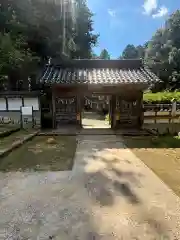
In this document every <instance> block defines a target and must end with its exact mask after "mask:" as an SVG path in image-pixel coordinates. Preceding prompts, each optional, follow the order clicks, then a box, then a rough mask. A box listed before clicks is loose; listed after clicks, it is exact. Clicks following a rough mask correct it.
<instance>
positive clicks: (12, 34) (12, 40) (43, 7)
mask: <svg viewBox="0 0 180 240" xmlns="http://www.w3.org/2000/svg"><path fill="white" fill-rule="evenodd" d="M61 3H62V4H61ZM63 9H65V11H64V12H63ZM91 18H92V14H91V12H90V11H89V9H88V7H87V5H86V1H85V0H76V1H75V5H73V4H72V1H54V0H1V3H0V54H1V58H0V79H1V83H3V84H4V79H8V81H7V80H6V85H7V87H8V88H9V89H12V88H16V86H17V85H18V82H19V81H21V82H22V81H23V82H24V83H25V84H24V85H26V86H27V82H28V80H27V79H28V78H29V77H31V76H32V75H33V74H35V73H36V72H37V69H38V68H39V67H40V66H43V65H44V64H45V63H46V62H47V61H48V59H50V58H60V59H62V60H63V59H64V52H63V51H65V53H66V54H67V55H68V56H67V57H69V58H90V57H91V52H92V47H93V46H94V45H95V44H96V42H97V38H98V35H96V34H94V33H93V28H92V24H93V22H92V19H91ZM3 86H4V85H3ZM1 87H2V84H1Z"/></svg>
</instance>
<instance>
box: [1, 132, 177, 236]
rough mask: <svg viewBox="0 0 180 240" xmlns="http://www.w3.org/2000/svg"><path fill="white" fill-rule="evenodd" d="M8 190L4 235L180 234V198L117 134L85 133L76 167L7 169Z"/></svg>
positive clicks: (4, 181)
mask: <svg viewBox="0 0 180 240" xmlns="http://www.w3.org/2000/svg"><path fill="white" fill-rule="evenodd" d="M0 190H1V191H0V239H33V240H35V239H42V240H44V239H57V240H73V239H79V240H99V239H103V240H111V239H112V240H116V239H117V240H119V239H125V240H129V239H143V240H144V239H147V240H150V239H152V240H153V239H157V240H160V239H174V240H175V239H180V200H179V198H178V197H177V196H176V195H175V194H174V193H173V192H172V191H171V190H170V189H169V188H168V187H167V186H166V185H164V184H163V183H162V182H161V181H160V179H159V178H158V177H156V175H155V174H154V173H152V172H151V171H150V170H149V169H148V168H147V167H146V166H145V165H144V164H143V163H142V162H141V161H140V160H139V159H137V158H136V157H135V156H134V155H133V154H132V152H130V151H129V150H128V149H126V148H125V146H124V145H123V142H122V139H120V138H116V137H115V136H113V135H112V136H80V137H79V144H78V148H77V153H76V157H75V165H74V168H73V171H71V172H49V173H45V172H44V173H33V172H32V173H1V175H0ZM8 237H9V238H8Z"/></svg>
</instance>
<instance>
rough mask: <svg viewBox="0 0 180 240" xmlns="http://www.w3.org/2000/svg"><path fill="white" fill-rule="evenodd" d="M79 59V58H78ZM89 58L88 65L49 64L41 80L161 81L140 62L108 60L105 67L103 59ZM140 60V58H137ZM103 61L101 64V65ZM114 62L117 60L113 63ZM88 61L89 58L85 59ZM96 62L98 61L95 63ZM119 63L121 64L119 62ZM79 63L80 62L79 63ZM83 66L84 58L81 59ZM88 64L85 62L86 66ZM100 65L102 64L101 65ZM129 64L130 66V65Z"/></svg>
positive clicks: (82, 81)
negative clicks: (126, 62)
mask: <svg viewBox="0 0 180 240" xmlns="http://www.w3.org/2000/svg"><path fill="white" fill-rule="evenodd" d="M76 61H78V60H76ZM91 61H92V60H89V62H90V63H89V62H88V64H89V65H92V67H91V66H88V67H84V68H82V67H79V66H76V65H71V66H70V67H67V68H65V67H64V66H58V65H48V66H46V68H45V69H44V71H43V73H42V76H41V78H40V81H41V82H43V83H60V84H74V83H78V84H112V85H113V84H121V83H148V84H151V83H153V82H156V81H159V79H158V77H157V76H156V75H155V74H154V73H152V72H151V71H150V70H149V69H147V68H145V67H144V66H143V65H142V64H140V62H135V61H136V60H133V61H134V62H132V64H131V61H128V64H126V65H125V62H124V63H123V61H125V60H116V61H113V60H112V61H111V60H110V61H109V63H110V64H109V65H110V67H108V64H107V61H106V60H104V62H105V64H104V65H105V67H103V61H102V60H93V64H92V63H91ZM137 61H139V60H137ZM100 62H101V65H100ZM112 62H115V64H114V65H113V63H112ZM85 63H87V60H86V61H85ZM95 63H97V64H96V65H95ZM118 63H119V64H118ZM78 65H79V63H78ZM80 65H81V66H82V65H83V60H81V64H80ZM85 65H86V64H84V66H85ZM99 65H100V66H99ZM128 65H129V66H128Z"/></svg>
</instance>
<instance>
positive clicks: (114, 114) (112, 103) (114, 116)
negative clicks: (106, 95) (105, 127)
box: [111, 95, 116, 129]
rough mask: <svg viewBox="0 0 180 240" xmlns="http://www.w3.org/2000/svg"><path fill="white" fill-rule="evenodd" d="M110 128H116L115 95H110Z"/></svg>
mask: <svg viewBox="0 0 180 240" xmlns="http://www.w3.org/2000/svg"><path fill="white" fill-rule="evenodd" d="M111 128H112V129H115V128H116V95H112V97H111Z"/></svg>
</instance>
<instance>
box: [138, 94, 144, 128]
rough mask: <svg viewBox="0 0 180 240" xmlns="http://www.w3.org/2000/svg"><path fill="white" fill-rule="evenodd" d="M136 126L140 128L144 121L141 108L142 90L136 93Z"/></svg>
mask: <svg viewBox="0 0 180 240" xmlns="http://www.w3.org/2000/svg"><path fill="white" fill-rule="evenodd" d="M138 120H139V121H138V128H142V126H143V123H144V110H143V91H140V92H139V95H138Z"/></svg>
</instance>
